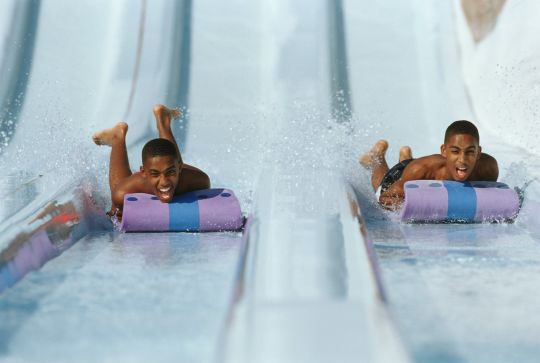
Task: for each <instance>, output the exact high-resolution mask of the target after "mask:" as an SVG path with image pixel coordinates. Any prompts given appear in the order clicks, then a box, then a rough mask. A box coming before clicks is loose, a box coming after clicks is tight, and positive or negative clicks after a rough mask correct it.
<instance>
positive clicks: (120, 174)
mask: <svg viewBox="0 0 540 363" xmlns="http://www.w3.org/2000/svg"><path fill="white" fill-rule="evenodd" d="M127 131H128V125H127V124H126V123H125V122H119V123H117V124H116V125H114V126H113V127H111V128H110V129H105V130H101V131H99V132H96V133H95V134H94V135H92V139H93V140H94V143H96V144H97V145H109V146H111V159H110V163H109V188H110V189H111V193H112V192H113V191H114V190H115V188H116V187H117V186H118V184H119V183H120V182H121V181H123V180H124V179H126V178H128V177H129V176H131V174H132V173H131V168H130V167H129V159H128V155H127V148H126V133H127Z"/></svg>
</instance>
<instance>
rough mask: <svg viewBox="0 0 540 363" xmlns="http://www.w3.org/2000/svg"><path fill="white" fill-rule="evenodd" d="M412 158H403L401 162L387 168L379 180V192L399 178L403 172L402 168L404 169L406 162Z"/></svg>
mask: <svg viewBox="0 0 540 363" xmlns="http://www.w3.org/2000/svg"><path fill="white" fill-rule="evenodd" d="M413 160H414V159H407V160H403V161H402V162H399V163H397V164H396V165H394V166H393V167H392V169H390V170H388V171H387V172H386V174H385V175H384V178H383V180H382V182H381V193H383V192H384V191H386V190H387V189H388V188H390V186H391V185H392V184H394V183H395V182H397V181H398V180H399V178H401V175H402V174H403V170H405V167H406V166H407V164H409V163H410V162H411V161H413Z"/></svg>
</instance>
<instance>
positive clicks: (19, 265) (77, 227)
mask: <svg viewBox="0 0 540 363" xmlns="http://www.w3.org/2000/svg"><path fill="white" fill-rule="evenodd" d="M45 179H46V178H45ZM46 182H50V180H49V181H48V180H44V179H36V180H35V181H34V183H46ZM90 184H91V181H90V180H83V181H81V183H80V184H74V183H69V184H67V185H64V186H63V187H61V188H59V189H58V191H56V192H54V193H52V194H50V195H41V196H40V197H39V198H37V199H35V200H33V201H32V202H31V203H30V204H28V205H27V206H26V207H25V208H23V209H22V210H21V211H20V212H18V213H17V214H15V215H13V216H12V217H11V218H9V219H7V220H6V221H4V222H3V223H1V224H0V294H1V293H2V291H4V290H5V289H7V288H9V287H11V286H13V285H14V284H16V283H17V282H18V281H19V280H20V279H22V278H23V277H24V276H25V275H26V274H27V273H28V272H30V271H32V270H37V269H39V268H41V266H43V265H44V264H45V263H47V261H49V260H51V259H53V258H55V257H57V256H58V255H60V254H61V253H62V252H64V251H65V250H67V249H68V248H69V247H71V246H72V245H73V244H74V243H75V242H77V241H78V240H79V239H81V238H82V237H84V236H85V235H86V234H88V233H89V232H90V231H99V230H110V229H112V224H111V222H110V221H109V220H108V218H107V217H106V216H105V213H104V212H103V211H101V210H100V209H99V208H98V207H97V206H96V203H95V202H94V200H93V199H92V195H91V193H90V192H89V191H88V189H89V188H88V186H89V185H90Z"/></svg>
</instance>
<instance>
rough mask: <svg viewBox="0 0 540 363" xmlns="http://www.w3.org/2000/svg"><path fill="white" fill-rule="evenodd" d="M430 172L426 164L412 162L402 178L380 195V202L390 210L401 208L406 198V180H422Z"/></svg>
mask: <svg viewBox="0 0 540 363" xmlns="http://www.w3.org/2000/svg"><path fill="white" fill-rule="evenodd" d="M427 174H428V169H427V168H426V167H425V165H423V164H421V163H418V162H415V161H413V162H411V163H410V164H409V165H407V167H406V168H405V170H403V174H402V175H401V178H399V179H398V180H397V181H396V182H395V183H394V184H392V185H391V186H390V188H388V189H387V190H385V191H384V192H383V193H381V196H380V197H379V204H380V205H381V206H382V207H383V208H385V209H388V210H392V211H395V210H397V209H399V208H401V204H402V203H403V200H404V199H405V191H404V185H405V182H408V181H409V180H421V179H426V177H427Z"/></svg>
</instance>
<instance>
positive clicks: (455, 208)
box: [443, 180, 476, 221]
mask: <svg viewBox="0 0 540 363" xmlns="http://www.w3.org/2000/svg"><path fill="white" fill-rule="evenodd" d="M443 183H444V187H445V188H446V190H447V191H448V219H450V220H462V221H472V220H474V216H475V215H476V191H475V190H474V188H473V187H472V186H471V184H470V183H468V182H464V183H462V182H456V181H447V180H445V181H443Z"/></svg>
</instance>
